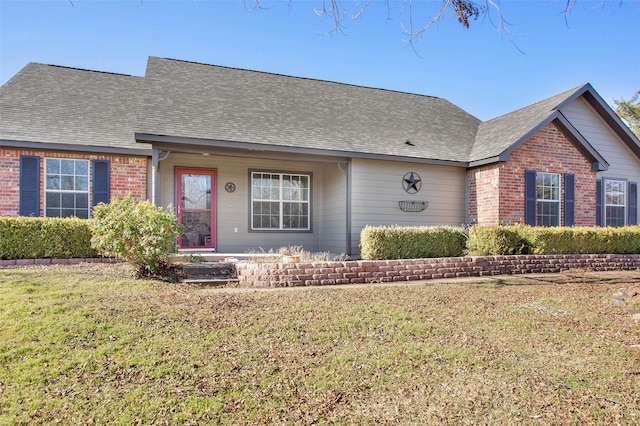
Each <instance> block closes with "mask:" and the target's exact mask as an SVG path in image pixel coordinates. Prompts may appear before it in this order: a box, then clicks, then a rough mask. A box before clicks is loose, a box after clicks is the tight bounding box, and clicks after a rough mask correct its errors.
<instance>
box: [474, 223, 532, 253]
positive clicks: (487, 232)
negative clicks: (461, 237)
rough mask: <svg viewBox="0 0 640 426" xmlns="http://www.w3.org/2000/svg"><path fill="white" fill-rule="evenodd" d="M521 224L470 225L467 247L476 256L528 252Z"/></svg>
mask: <svg viewBox="0 0 640 426" xmlns="http://www.w3.org/2000/svg"><path fill="white" fill-rule="evenodd" d="M523 228H524V227H523V226H518V225H514V226H472V227H471V228H469V241H468V243H467V249H468V250H469V253H472V254H474V255H476V256H489V255H493V256H504V255H509V254H528V253H529V252H530V249H531V247H530V243H529V241H527V239H526V238H525V237H524V232H523Z"/></svg>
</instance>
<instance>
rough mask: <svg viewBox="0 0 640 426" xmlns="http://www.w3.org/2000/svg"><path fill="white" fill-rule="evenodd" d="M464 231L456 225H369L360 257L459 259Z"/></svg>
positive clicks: (362, 242) (463, 243)
mask: <svg viewBox="0 0 640 426" xmlns="http://www.w3.org/2000/svg"><path fill="white" fill-rule="evenodd" d="M466 240H467V236H466V232H465V229H464V228H461V227H453V226H433V227H430V226H391V227H386V226H375V227H374V226H366V227H365V228H364V229H363V230H362V232H361V233H360V255H361V256H362V258H363V259H367V260H390V259H420V258H426V257H457V256H462V255H463V254H464V251H465V244H466Z"/></svg>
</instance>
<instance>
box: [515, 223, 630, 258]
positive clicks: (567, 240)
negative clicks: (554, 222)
mask: <svg viewBox="0 0 640 426" xmlns="http://www.w3.org/2000/svg"><path fill="white" fill-rule="evenodd" d="M524 238H525V239H526V240H527V241H529V244H530V245H531V252H532V253H534V254H640V226H637V225H636V226H622V227H607V228H599V227H571V228H570V227H558V228H541V227H526V228H524Z"/></svg>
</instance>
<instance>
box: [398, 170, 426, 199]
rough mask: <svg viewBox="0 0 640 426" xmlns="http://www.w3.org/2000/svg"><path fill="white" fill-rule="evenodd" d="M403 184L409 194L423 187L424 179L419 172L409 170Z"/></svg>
mask: <svg viewBox="0 0 640 426" xmlns="http://www.w3.org/2000/svg"><path fill="white" fill-rule="evenodd" d="M402 186H403V187H404V190H405V191H406V192H407V193H408V194H415V193H416V192H418V191H420V188H421V187H422V179H420V175H418V174H417V173H414V172H409V173H407V174H406V175H404V177H403V178H402Z"/></svg>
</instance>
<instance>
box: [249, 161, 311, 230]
mask: <svg viewBox="0 0 640 426" xmlns="http://www.w3.org/2000/svg"><path fill="white" fill-rule="evenodd" d="M310 190H311V176H310V175H305V174H290V173H269V172H252V173H251V229H252V230H258V231H261V230H297V231H307V230H310V229H311V228H310Z"/></svg>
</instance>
